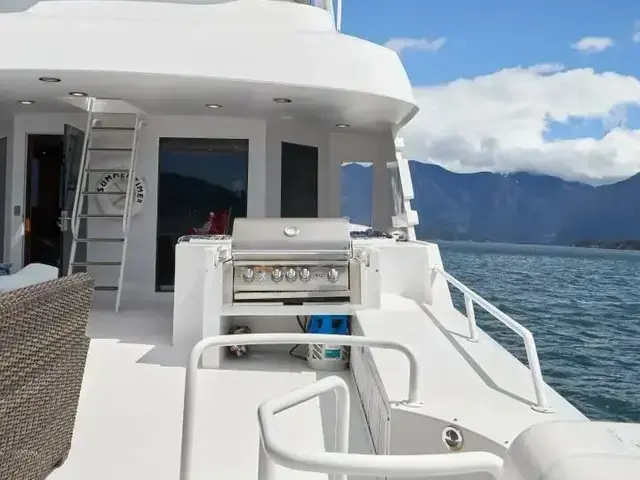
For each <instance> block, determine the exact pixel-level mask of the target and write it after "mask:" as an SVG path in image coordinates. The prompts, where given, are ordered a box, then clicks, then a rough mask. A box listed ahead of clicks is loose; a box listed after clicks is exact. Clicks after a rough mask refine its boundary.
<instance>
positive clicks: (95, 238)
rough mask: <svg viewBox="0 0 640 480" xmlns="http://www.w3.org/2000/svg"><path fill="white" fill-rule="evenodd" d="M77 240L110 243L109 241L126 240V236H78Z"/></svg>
mask: <svg viewBox="0 0 640 480" xmlns="http://www.w3.org/2000/svg"><path fill="white" fill-rule="evenodd" d="M75 241H76V242H82V243H88V242H102V243H108V242H114V243H115V242H118V243H119V242H124V238H121V237H106V238H100V237H94V238H76V239H75Z"/></svg>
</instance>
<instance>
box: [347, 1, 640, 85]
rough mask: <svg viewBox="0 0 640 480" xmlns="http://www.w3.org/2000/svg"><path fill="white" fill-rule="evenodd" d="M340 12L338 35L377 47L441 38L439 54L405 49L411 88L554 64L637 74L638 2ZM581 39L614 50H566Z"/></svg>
mask: <svg viewBox="0 0 640 480" xmlns="http://www.w3.org/2000/svg"><path fill="white" fill-rule="evenodd" d="M343 8H344V13H343V14H344V17H343V29H344V31H345V32H346V33H350V34H353V35H357V36H359V37H363V38H366V39H368V40H371V41H374V42H376V43H385V42H386V41H387V40H389V38H393V37H427V38H437V37H446V38H447V43H446V44H445V46H444V47H443V48H442V49H441V50H440V51H439V52H438V53H439V54H437V55H433V54H430V52H425V51H409V52H404V54H403V56H402V59H403V62H404V64H405V67H406V69H407V71H408V73H409V75H410V78H411V80H412V82H413V83H414V84H415V85H430V84H431V85H433V84H438V83H442V82H447V81H451V80H455V79H456V78H459V77H469V76H477V75H482V74H487V73H492V72H495V71H496V70H500V69H502V68H505V67H513V66H518V65H534V64H540V63H556V62H560V63H562V64H564V65H565V66H567V67H569V68H584V67H592V68H596V69H597V70H601V71H606V70H614V71H616V72H619V73H626V74H633V75H636V76H640V62H638V61H637V60H638V59H639V58H640V44H636V43H634V42H633V40H632V35H633V31H634V20H635V19H636V18H640V2H633V1H616V0H614V1H611V2H604V1H596V0H590V1H589V0H588V1H579V0H555V1H551V0H540V1H525V0H439V1H435V0H343ZM585 36H605V37H613V38H614V39H615V40H616V46H615V48H612V49H609V50H608V51H606V54H604V53H605V52H603V53H602V54H599V55H587V54H584V53H582V52H579V51H576V50H574V49H572V48H571V47H570V45H571V44H573V43H575V42H576V41H578V40H579V39H580V38H582V37H585Z"/></svg>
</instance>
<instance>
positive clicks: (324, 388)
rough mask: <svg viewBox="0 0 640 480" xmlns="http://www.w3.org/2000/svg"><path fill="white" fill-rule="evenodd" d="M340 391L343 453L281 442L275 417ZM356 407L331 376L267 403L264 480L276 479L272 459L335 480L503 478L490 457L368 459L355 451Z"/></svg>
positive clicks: (262, 410) (262, 412)
mask: <svg viewBox="0 0 640 480" xmlns="http://www.w3.org/2000/svg"><path fill="white" fill-rule="evenodd" d="M332 390H333V391H335V392H336V400H337V403H338V415H337V416H336V450H337V452H318V453H308V452H292V451H290V450H289V449H288V448H287V447H285V446H283V445H282V444H281V443H280V442H279V441H278V439H277V435H276V434H274V432H277V428H276V427H275V426H274V423H275V415H276V414H277V413H280V412H282V411H284V410H286V409H288V408H291V407H294V406H296V405H299V404H301V403H303V402H305V401H307V400H310V399H312V398H314V397H318V396H320V395H321V394H323V393H326V392H330V391H332ZM350 407H351V402H350V399H349V387H348V386H347V384H346V382H345V381H344V380H342V379H341V378H339V377H335V376H333V377H327V378H324V379H322V380H320V381H318V382H316V383H313V384H310V385H306V386H304V387H301V388H298V389H296V390H294V391H292V392H289V393H286V394H284V395H280V396H278V397H276V398H273V399H271V400H267V401H266V402H263V403H262V404H261V405H260V406H259V407H258V422H259V425H260V439H261V440H260V442H261V444H260V457H259V458H260V460H259V464H258V480H276V477H275V471H274V469H273V468H272V465H270V464H269V459H270V460H271V461H273V462H275V463H278V464H279V465H282V466H284V467H287V468H291V469H294V470H302V471H307V472H318V473H327V474H333V475H334V477H333V478H334V480H346V475H365V476H372V477H387V476H389V477H392V478H424V477H431V476H438V477H446V476H459V475H465V474H471V473H477V472H487V473H489V474H490V475H492V476H493V477H494V478H495V479H498V478H499V477H500V475H501V472H502V459H501V458H500V457H498V456H497V455H494V454H492V453H488V452H463V453H456V454H455V455H452V454H425V455H365V454H350V453H348V452H349V419H350Z"/></svg>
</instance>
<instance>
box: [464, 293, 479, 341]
mask: <svg viewBox="0 0 640 480" xmlns="http://www.w3.org/2000/svg"><path fill="white" fill-rule="evenodd" d="M464 309H465V311H466V313H467V320H468V322H469V341H470V342H477V341H478V325H477V324H476V312H475V310H474V306H473V298H471V296H469V295H468V294H466V293H465V294H464Z"/></svg>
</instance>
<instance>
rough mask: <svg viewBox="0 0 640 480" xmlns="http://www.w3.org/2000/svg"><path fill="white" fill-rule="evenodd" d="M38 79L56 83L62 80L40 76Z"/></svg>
mask: <svg viewBox="0 0 640 480" xmlns="http://www.w3.org/2000/svg"><path fill="white" fill-rule="evenodd" d="M38 80H40V81H41V82H47V83H58V82H61V81H62V80H60V79H59V78H56V77H40V78H38Z"/></svg>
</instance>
